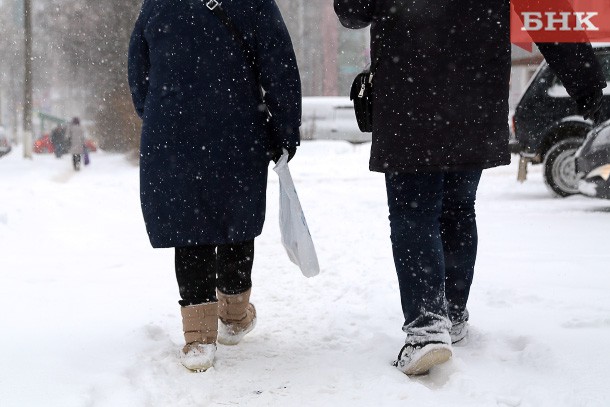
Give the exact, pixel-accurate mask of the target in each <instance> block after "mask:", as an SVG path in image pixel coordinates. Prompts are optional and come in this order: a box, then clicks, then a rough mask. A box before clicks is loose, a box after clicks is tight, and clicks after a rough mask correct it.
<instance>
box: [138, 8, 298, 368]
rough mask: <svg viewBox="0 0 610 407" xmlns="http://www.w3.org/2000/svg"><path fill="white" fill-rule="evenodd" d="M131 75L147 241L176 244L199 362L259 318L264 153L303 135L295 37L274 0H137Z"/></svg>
mask: <svg viewBox="0 0 610 407" xmlns="http://www.w3.org/2000/svg"><path fill="white" fill-rule="evenodd" d="M219 11H221V12H222V13H226V16H228V18H229V19H230V21H232V23H233V24H234V26H235V27H236V30H237V31H239V33H234V32H233V33H232V30H231V29H229V28H228V27H227V26H225V25H224V24H223V22H222V20H221V16H219V15H218V14H216V13H218V12H219ZM240 39H242V40H243V41H244V42H245V43H243V44H242V43H240ZM259 83H260V84H261V85H262V87H263V88H264V89H265V90H266V91H267V93H266V94H265V99H264V103H263V101H262V94H261V91H260V88H259V86H258V84H259ZM129 84H130V87H131V92H132V96H133V102H134V105H135V109H136V111H137V113H138V115H139V116H140V117H141V118H142V119H143V127H142V129H143V130H142V142H141V149H140V198H141V204H142V212H143V214H144V221H145V223H146V229H147V231H148V236H149V238H150V242H151V244H152V246H153V247H155V248H159V247H174V248H175V272H176V278H177V280H178V286H179V290H180V296H181V298H182V299H181V300H180V301H179V303H180V305H181V308H180V310H181V313H182V322H183V330H184V338H185V342H186V345H185V346H184V347H183V348H182V352H181V362H182V364H183V365H184V366H185V367H187V368H188V369H191V370H196V371H202V370H206V369H208V368H209V367H211V366H212V364H213V360H214V355H215V352H216V342H217V341H218V342H220V343H223V344H227V345H235V344H237V343H238V342H239V341H240V340H241V338H242V337H243V336H244V335H245V334H246V333H248V332H250V331H251V330H252V329H253V328H254V324H255V322H256V311H255V308H254V306H253V305H252V304H251V303H250V301H249V299H250V292H251V287H252V281H251V273H252V264H253V261H254V238H255V237H256V236H258V235H260V233H261V231H262V228H263V222H264V219H265V194H266V188H267V172H268V167H269V161H270V160H271V159H272V158H279V156H280V155H281V153H282V149H286V150H287V151H288V152H289V154H290V156H291V157H292V155H294V153H295V152H296V148H297V146H298V145H299V127H300V122H301V84H300V79H299V72H298V69H297V65H296V58H295V55H294V51H293V48H292V43H291V41H290V37H289V35H288V31H287V29H286V26H285V24H284V21H283V19H282V16H281V14H280V11H279V9H278V7H277V5H276V3H275V1H274V0H230V1H224V2H222V5H220V4H219V3H218V2H216V1H215V0H210V1H183V0H144V3H143V5H142V11H141V13H140V16H139V17H138V20H137V22H136V24H135V28H134V31H133V34H132V36H131V43H130V49H129ZM267 108H268V110H269V111H270V112H271V116H269V114H268V111H267ZM219 319H220V324H219Z"/></svg>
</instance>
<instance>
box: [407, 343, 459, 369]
mask: <svg viewBox="0 0 610 407" xmlns="http://www.w3.org/2000/svg"><path fill="white" fill-rule="evenodd" d="M451 356H452V352H451V350H450V349H447V348H437V349H431V350H430V351H429V352H427V353H426V354H425V355H423V356H422V357H421V358H420V359H419V360H418V361H417V362H415V363H414V364H413V366H410V367H409V368H408V369H407V370H405V374H407V375H409V376H419V375H425V374H428V372H429V371H430V369H431V368H432V367H434V366H436V365H440V364H442V363H445V362H447V361H448V360H449V359H451Z"/></svg>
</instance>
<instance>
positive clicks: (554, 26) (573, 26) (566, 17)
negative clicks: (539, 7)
mask: <svg viewBox="0 0 610 407" xmlns="http://www.w3.org/2000/svg"><path fill="white" fill-rule="evenodd" d="M521 15H522V16H523V25H524V27H523V28H521V30H522V31H540V30H547V31H557V30H559V31H571V30H574V31H599V27H598V26H596V25H595V24H593V23H592V22H591V19H592V18H593V17H595V16H598V15H599V13H597V12H591V11H587V12H584V11H575V12H573V13H570V12H561V13H556V12H550V13H549V12H546V13H544V15H543V14H542V13H540V12H523V13H521Z"/></svg>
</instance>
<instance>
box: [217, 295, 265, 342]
mask: <svg viewBox="0 0 610 407" xmlns="http://www.w3.org/2000/svg"><path fill="white" fill-rule="evenodd" d="M251 292H252V289H250V290H248V291H246V292H243V293H241V294H234V295H229V294H224V293H222V292H220V291H216V296H217V297H218V316H219V318H220V325H219V326H218V328H219V329H218V342H219V343H222V344H223V345H237V344H238V343H239V341H241V340H242V338H243V337H244V336H245V335H246V334H247V333H248V332H250V331H252V330H253V329H254V326H255V325H256V308H254V305H252V304H250V293H251Z"/></svg>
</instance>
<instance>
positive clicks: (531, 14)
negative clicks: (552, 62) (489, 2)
mask: <svg viewBox="0 0 610 407" xmlns="http://www.w3.org/2000/svg"><path fill="white" fill-rule="evenodd" d="M510 23H511V30H510V36H511V38H510V39H511V42H512V43H513V44H515V45H518V46H520V47H521V48H524V49H526V50H528V51H531V50H532V42H610V1H609V0H511V18H510Z"/></svg>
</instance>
